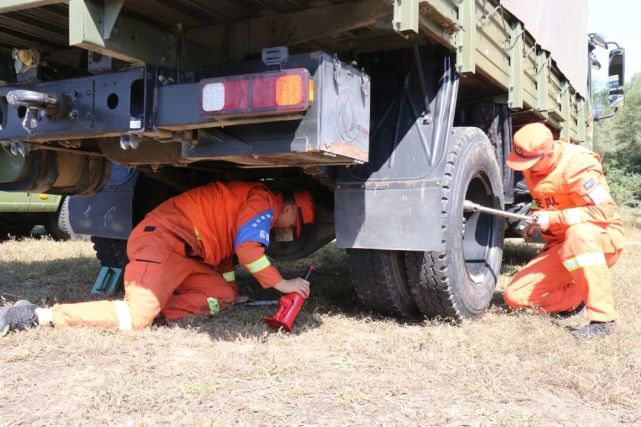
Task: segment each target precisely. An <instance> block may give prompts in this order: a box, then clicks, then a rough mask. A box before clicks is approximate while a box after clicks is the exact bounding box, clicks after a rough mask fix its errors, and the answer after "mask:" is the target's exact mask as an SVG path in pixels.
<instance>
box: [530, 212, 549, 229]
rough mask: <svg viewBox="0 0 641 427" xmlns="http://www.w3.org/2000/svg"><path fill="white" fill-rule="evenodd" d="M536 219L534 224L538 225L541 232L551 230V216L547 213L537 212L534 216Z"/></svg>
mask: <svg viewBox="0 0 641 427" xmlns="http://www.w3.org/2000/svg"><path fill="white" fill-rule="evenodd" d="M532 216H533V217H534V220H535V222H534V224H536V225H538V226H539V228H540V229H541V231H543V232H545V231H548V229H549V228H550V214H549V213H547V212H546V211H538V212H535V213H534V214H533V215H532Z"/></svg>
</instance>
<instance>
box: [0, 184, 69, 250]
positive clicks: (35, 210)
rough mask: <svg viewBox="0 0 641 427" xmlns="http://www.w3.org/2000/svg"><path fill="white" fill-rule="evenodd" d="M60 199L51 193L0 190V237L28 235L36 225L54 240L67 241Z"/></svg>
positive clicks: (63, 212) (2, 238)
mask: <svg viewBox="0 0 641 427" xmlns="http://www.w3.org/2000/svg"><path fill="white" fill-rule="evenodd" d="M64 200H65V197H63V196H56V195H52V194H44V193H17V192H4V191H0V240H4V239H7V238H9V237H12V236H13V237H26V236H29V235H30V234H31V231H32V230H33V228H34V227H35V226H37V225H42V226H44V228H45V231H46V233H47V234H48V235H50V236H51V237H52V238H54V239H55V240H67V239H68V238H69V234H68V233H67V231H66V230H67V228H66V227H65V225H64V221H65V218H66V217H65V212H66V210H65V209H63V205H64Z"/></svg>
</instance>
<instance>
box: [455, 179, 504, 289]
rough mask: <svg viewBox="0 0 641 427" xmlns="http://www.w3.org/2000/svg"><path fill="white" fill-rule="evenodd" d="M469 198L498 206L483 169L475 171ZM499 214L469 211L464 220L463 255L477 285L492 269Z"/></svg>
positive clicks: (470, 185) (476, 201) (469, 186)
mask: <svg viewBox="0 0 641 427" xmlns="http://www.w3.org/2000/svg"><path fill="white" fill-rule="evenodd" d="M465 199H466V200H469V201H471V202H474V203H478V204H479V205H481V206H487V207H492V208H500V207H499V206H495V204H496V201H495V200H496V199H495V197H493V193H492V189H491V186H490V184H489V180H488V179H487V177H486V176H485V175H483V174H481V173H477V174H475V175H474V176H473V177H472V179H471V180H470V183H469V184H468V187H467V191H466V193H465ZM496 233H497V230H496V227H495V218H494V217H492V216H491V215H488V214H480V213H467V212H466V213H465V214H464V220H463V258H464V259H465V268H466V269H467V274H468V276H469V277H470V279H472V282H474V283H475V284H477V285H481V284H482V283H483V282H484V281H485V277H486V276H487V274H488V273H489V272H490V265H489V260H490V256H491V252H492V249H493V247H494V242H495V241H496V239H495V234H496Z"/></svg>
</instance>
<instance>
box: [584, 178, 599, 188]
mask: <svg viewBox="0 0 641 427" xmlns="http://www.w3.org/2000/svg"><path fill="white" fill-rule="evenodd" d="M595 185H596V180H595V179H594V178H590V179H588V180H587V181H585V182H584V183H583V189H584V190H585V191H590V189H591V188H592V187H594V186H595Z"/></svg>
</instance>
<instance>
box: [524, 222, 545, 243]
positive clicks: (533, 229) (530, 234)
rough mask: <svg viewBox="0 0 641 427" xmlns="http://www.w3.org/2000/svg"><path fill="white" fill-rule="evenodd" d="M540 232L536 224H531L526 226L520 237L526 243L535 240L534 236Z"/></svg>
mask: <svg viewBox="0 0 641 427" xmlns="http://www.w3.org/2000/svg"><path fill="white" fill-rule="evenodd" d="M539 231H541V227H539V225H538V224H536V223H533V224H528V226H527V227H525V229H523V231H521V237H523V240H525V241H526V242H532V241H533V240H534V239H536V235H537V234H538V233H539Z"/></svg>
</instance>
